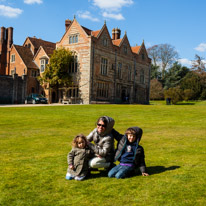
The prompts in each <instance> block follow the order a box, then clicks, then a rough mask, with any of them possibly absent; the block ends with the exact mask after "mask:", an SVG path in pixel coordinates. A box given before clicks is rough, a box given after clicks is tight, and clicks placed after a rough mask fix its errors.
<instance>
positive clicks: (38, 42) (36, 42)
mask: <svg viewBox="0 0 206 206" xmlns="http://www.w3.org/2000/svg"><path fill="white" fill-rule="evenodd" d="M28 39H29V40H30V41H31V43H32V44H33V46H34V47H35V48H36V49H38V48H39V47H40V46H43V47H50V48H54V49H55V48H56V44H55V43H53V42H49V41H45V40H42V39H37V38H36V37H28Z"/></svg>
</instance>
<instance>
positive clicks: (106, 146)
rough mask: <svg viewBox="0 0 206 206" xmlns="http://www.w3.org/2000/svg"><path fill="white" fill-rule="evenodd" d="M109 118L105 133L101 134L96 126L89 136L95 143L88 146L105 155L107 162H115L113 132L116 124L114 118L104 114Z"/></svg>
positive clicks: (88, 138) (98, 153)
mask: <svg viewBox="0 0 206 206" xmlns="http://www.w3.org/2000/svg"><path fill="white" fill-rule="evenodd" d="M104 117H105V118H106V119H107V127H106V129H105V131H104V133H102V134H99V133H98V131H97V128H95V129H94V130H93V131H92V132H91V133H90V134H89V135H88V136H87V140H88V141H89V142H91V141H94V144H92V143H90V144H88V146H89V147H90V148H91V149H92V150H93V151H94V153H95V154H97V155H100V156H101V157H104V158H105V159H106V161H107V162H113V159H114V138H113V135H112V134H111V131H112V128H113V126H114V119H112V118H111V117H108V116H104Z"/></svg>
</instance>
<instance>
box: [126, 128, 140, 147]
mask: <svg viewBox="0 0 206 206" xmlns="http://www.w3.org/2000/svg"><path fill="white" fill-rule="evenodd" d="M128 129H132V130H134V131H135V135H136V137H137V139H136V142H137V143H139V142H140V140H141V138H142V133H143V131H142V129H141V128H139V127H129V128H128Z"/></svg>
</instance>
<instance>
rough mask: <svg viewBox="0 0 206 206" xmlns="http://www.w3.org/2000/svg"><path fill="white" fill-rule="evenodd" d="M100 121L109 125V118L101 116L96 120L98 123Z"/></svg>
mask: <svg viewBox="0 0 206 206" xmlns="http://www.w3.org/2000/svg"><path fill="white" fill-rule="evenodd" d="M99 121H102V122H104V124H105V126H106V127H107V119H106V117H99V118H98V120H97V122H96V125H97V124H98V123H99Z"/></svg>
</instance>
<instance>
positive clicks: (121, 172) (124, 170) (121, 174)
mask: <svg viewBox="0 0 206 206" xmlns="http://www.w3.org/2000/svg"><path fill="white" fill-rule="evenodd" d="M133 170H134V167H129V166H125V165H124V166H123V165H120V164H119V165H117V166H115V167H114V168H112V169H111V170H110V171H109V173H108V177H116V178H117V179H119V178H125V177H128V176H129V175H130V174H131V173H132V171H133Z"/></svg>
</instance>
